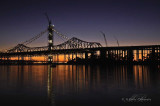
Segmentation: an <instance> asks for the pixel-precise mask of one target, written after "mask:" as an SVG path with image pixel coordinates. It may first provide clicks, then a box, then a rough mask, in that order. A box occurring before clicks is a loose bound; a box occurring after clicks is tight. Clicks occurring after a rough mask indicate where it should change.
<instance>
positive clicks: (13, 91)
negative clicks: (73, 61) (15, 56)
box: [0, 65, 160, 106]
mask: <svg viewBox="0 0 160 106" xmlns="http://www.w3.org/2000/svg"><path fill="white" fill-rule="evenodd" d="M133 95H145V96H146V98H147V99H149V100H146V101H138V100H135V101H132V102H131V101H126V100H127V98H131V97H132V96H133ZM124 100H125V101H124ZM150 100H151V101H150ZM159 101H160V66H142V65H133V66H121V65H120V66H99V65H97V66H96V65H95V66H90V65H88V66H85V65H77V66H76V65H58V66H57V67H56V68H50V67H49V66H47V65H24V66H18V65H13V66H12V65H11V66H7V65H5V66H2V65H1V66H0V106H11V105H16V106H24V105H25V106H64V105H66V106H107V105H108V106H111V105H129V106H130V105H136V106H137V105H145V106H146V105H159V104H160V102H159Z"/></svg>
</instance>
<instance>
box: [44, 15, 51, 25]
mask: <svg viewBox="0 0 160 106" xmlns="http://www.w3.org/2000/svg"><path fill="white" fill-rule="evenodd" d="M45 15H46V17H47V20H48V23H49V25H50V24H51V20H50V19H49V17H48V14H47V13H45Z"/></svg>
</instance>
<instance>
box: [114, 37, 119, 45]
mask: <svg viewBox="0 0 160 106" xmlns="http://www.w3.org/2000/svg"><path fill="white" fill-rule="evenodd" d="M114 38H115V40H116V41H117V45H118V46H119V41H118V39H117V38H116V37H115V36H114Z"/></svg>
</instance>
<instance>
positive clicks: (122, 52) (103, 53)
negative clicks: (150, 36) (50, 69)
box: [0, 15, 160, 64]
mask: <svg viewBox="0 0 160 106" xmlns="http://www.w3.org/2000/svg"><path fill="white" fill-rule="evenodd" d="M46 16H47V15H46ZM47 19H48V24H49V25H48V29H46V30H44V31H42V32H41V33H40V34H38V35H36V36H34V37H33V38H31V39H29V40H26V41H25V42H22V43H21V44H18V45H17V46H15V47H13V48H10V49H8V50H6V51H3V52H0V60H1V62H0V63H1V64H4V63H6V62H7V63H8V62H9V63H10V62H11V61H12V59H11V58H13V57H17V62H22V61H25V59H24V57H28V58H29V59H30V61H31V58H32V57H35V56H44V57H47V59H46V61H45V63H47V64H51V63H53V62H54V59H55V58H54V57H57V61H56V62H58V61H59V59H58V57H59V55H60V54H63V55H64V59H65V60H67V59H68V61H73V60H75V59H77V58H78V59H79V60H83V61H82V62H85V63H86V62H94V61H95V62H110V61H118V62H153V61H154V62H159V61H160V45H146V46H119V44H118V46H117V47H103V46H102V45H101V44H100V43H98V42H87V41H84V40H81V39H78V38H76V37H73V38H68V37H67V36H66V35H64V34H62V33H60V32H59V31H57V30H56V28H55V26H54V25H52V23H51V20H49V18H48V16H47ZM45 33H48V46H44V47H29V46H27V45H28V44H30V43H32V42H34V41H35V40H37V39H38V38H40V37H41V36H43V35H44V34H45ZM55 35H58V36H59V37H61V38H62V39H63V40H65V42H64V43H62V44H58V45H54V36H55ZM105 41H106V38H105ZM106 45H107V43H106ZM78 56H79V57H78ZM74 57H75V58H74ZM12 62H13V61H12Z"/></svg>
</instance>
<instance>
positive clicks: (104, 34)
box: [100, 31, 107, 47]
mask: <svg viewBox="0 0 160 106" xmlns="http://www.w3.org/2000/svg"><path fill="white" fill-rule="evenodd" d="M100 32H101V33H102V35H103V37H104V41H105V44H106V47H107V40H106V35H105V33H103V32H102V31H100Z"/></svg>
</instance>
